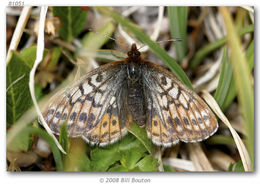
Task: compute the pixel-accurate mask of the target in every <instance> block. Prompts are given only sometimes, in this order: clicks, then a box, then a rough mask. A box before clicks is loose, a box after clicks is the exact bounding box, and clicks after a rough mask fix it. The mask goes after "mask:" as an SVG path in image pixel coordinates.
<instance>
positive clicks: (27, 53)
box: [20, 46, 49, 69]
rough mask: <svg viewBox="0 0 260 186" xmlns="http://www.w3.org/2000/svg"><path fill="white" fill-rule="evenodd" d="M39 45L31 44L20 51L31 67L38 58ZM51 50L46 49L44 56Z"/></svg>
mask: <svg viewBox="0 0 260 186" xmlns="http://www.w3.org/2000/svg"><path fill="white" fill-rule="evenodd" d="M36 52H37V46H31V47H28V48H26V49H24V50H23V51H21V52H20V55H21V57H22V58H23V59H24V61H25V63H26V65H27V66H28V67H29V68H30V69H31V68H32V67H33V64H34V61H35V59H36ZM48 52H49V50H47V49H44V51H43V58H44V57H45V56H46V55H47V54H48Z"/></svg>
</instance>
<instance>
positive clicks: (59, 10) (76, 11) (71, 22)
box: [53, 6, 87, 42]
mask: <svg viewBox="0 0 260 186" xmlns="http://www.w3.org/2000/svg"><path fill="white" fill-rule="evenodd" d="M53 15H54V16H58V17H59V18H60V21H61V27H60V29H59V34H60V37H61V38H62V39H63V40H65V41H68V42H71V41H72V40H73V38H75V37H77V36H78V34H80V32H81V31H82V29H83V28H84V26H85V23H86V20H87V12H85V11H84V10H82V9H81V8H79V7H71V6H69V7H53Z"/></svg>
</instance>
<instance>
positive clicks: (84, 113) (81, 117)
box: [79, 112, 87, 122]
mask: <svg viewBox="0 0 260 186" xmlns="http://www.w3.org/2000/svg"><path fill="white" fill-rule="evenodd" d="M86 119H87V113H86V112H82V113H81V114H80V115H79V121H83V122H85V121H86Z"/></svg>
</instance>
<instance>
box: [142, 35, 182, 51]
mask: <svg viewBox="0 0 260 186" xmlns="http://www.w3.org/2000/svg"><path fill="white" fill-rule="evenodd" d="M169 41H173V42H178V41H182V39H181V38H174V39H168V40H162V41H156V43H164V42H169ZM145 46H147V45H143V46H140V47H139V48H138V50H140V49H141V48H143V47H145Z"/></svg>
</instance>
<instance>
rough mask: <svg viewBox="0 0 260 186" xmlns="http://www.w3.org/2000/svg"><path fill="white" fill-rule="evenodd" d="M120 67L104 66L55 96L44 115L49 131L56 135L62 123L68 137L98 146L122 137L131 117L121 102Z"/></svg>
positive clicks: (123, 94)
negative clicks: (66, 128)
mask: <svg viewBox="0 0 260 186" xmlns="http://www.w3.org/2000/svg"><path fill="white" fill-rule="evenodd" d="M123 67H124V62H122V61H120V62H113V63H109V64H107V65H103V66H102V67H99V68H98V69H96V70H94V71H92V72H90V73H88V74H87V75H85V76H83V77H82V78H80V79H79V80H78V81H77V82H75V83H74V84H73V85H72V86H69V87H70V88H68V89H65V90H63V91H61V92H59V93H58V94H57V95H55V96H54V97H53V99H52V100H51V101H50V104H49V105H48V106H47V107H46V108H45V109H44V111H43V116H44V119H45V121H46V122H47V124H48V125H49V127H50V128H51V130H52V131H53V132H54V133H56V134H59V130H60V126H61V125H62V124H63V123H64V122H65V123H67V127H68V134H69V136H70V137H82V138H83V139H85V140H86V141H87V142H88V143H90V144H95V145H100V146H102V145H106V144H111V143H113V142H115V141H117V140H118V139H120V138H121V137H122V136H124V135H125V134H126V133H127V129H126V126H127V125H129V123H131V117H130V114H129V112H128V110H127V106H126V105H125V104H126V103H125V102H123V101H122V100H125V97H126V88H125V87H124V86H125V82H124V80H125V75H126V72H125V69H124V68H123ZM108 69H109V70H108ZM122 108H123V109H122Z"/></svg>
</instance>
